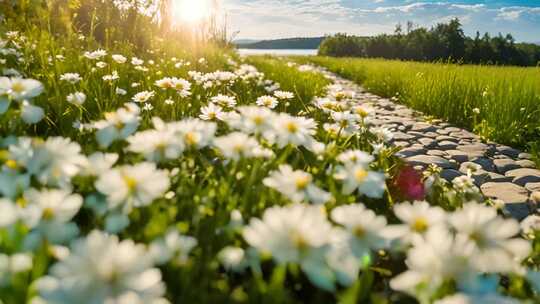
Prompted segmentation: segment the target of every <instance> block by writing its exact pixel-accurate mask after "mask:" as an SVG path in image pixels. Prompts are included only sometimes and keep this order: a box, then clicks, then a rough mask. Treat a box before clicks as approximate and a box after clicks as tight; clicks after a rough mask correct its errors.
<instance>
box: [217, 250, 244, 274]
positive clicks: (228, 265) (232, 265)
mask: <svg viewBox="0 0 540 304" xmlns="http://www.w3.org/2000/svg"><path fill="white" fill-rule="evenodd" d="M217 257H218V260H219V262H220V263H221V265H223V267H224V268H225V269H226V270H228V271H234V272H241V271H242V270H244V269H245V268H246V267H247V266H248V265H247V264H248V263H247V261H246V252H245V251H244V249H242V248H239V247H232V246H227V247H225V248H223V249H221V251H220V252H219V253H218V256H217Z"/></svg>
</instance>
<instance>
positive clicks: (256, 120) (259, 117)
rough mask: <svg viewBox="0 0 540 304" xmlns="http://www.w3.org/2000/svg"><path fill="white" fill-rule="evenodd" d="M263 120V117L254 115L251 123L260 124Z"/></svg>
mask: <svg viewBox="0 0 540 304" xmlns="http://www.w3.org/2000/svg"><path fill="white" fill-rule="evenodd" d="M263 122H264V119H263V118H262V117H261V116H255V117H253V123H254V124H256V125H257V126H259V125H262V124H263Z"/></svg>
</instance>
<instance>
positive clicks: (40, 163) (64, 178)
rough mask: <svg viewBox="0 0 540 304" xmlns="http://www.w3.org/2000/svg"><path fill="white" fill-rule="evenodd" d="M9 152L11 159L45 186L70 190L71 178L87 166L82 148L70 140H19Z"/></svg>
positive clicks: (58, 138) (53, 138)
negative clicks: (68, 188)
mask: <svg viewBox="0 0 540 304" xmlns="http://www.w3.org/2000/svg"><path fill="white" fill-rule="evenodd" d="M9 151H10V159H12V160H13V161H14V162H15V163H16V164H17V165H18V166H22V167H25V168H26V171H27V172H28V174H30V175H33V176H35V177H36V179H37V180H38V181H39V182H40V183H41V184H43V185H49V186H60V187H68V186H69V185H70V180H71V178H72V177H74V176H75V175H77V174H78V173H79V172H80V171H81V169H82V168H83V167H84V166H85V165H86V164H87V159H86V157H85V156H84V155H82V154H81V147H80V146H79V144H78V143H75V142H72V141H71V140H70V139H69V138H63V137H49V138H48V139H47V140H46V141H40V140H30V139H22V140H21V139H20V140H19V143H18V144H15V145H12V146H10V147H9Z"/></svg>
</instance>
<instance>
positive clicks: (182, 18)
mask: <svg viewBox="0 0 540 304" xmlns="http://www.w3.org/2000/svg"><path fill="white" fill-rule="evenodd" d="M209 14H210V1H209V0H173V1H172V17H173V23H198V22H201V21H203V20H204V19H205V18H206V17H208V16H209Z"/></svg>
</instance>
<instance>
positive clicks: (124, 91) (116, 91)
mask: <svg viewBox="0 0 540 304" xmlns="http://www.w3.org/2000/svg"><path fill="white" fill-rule="evenodd" d="M115 93H116V95H126V94H127V91H126V90H124V89H122V88H116V89H115Z"/></svg>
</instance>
